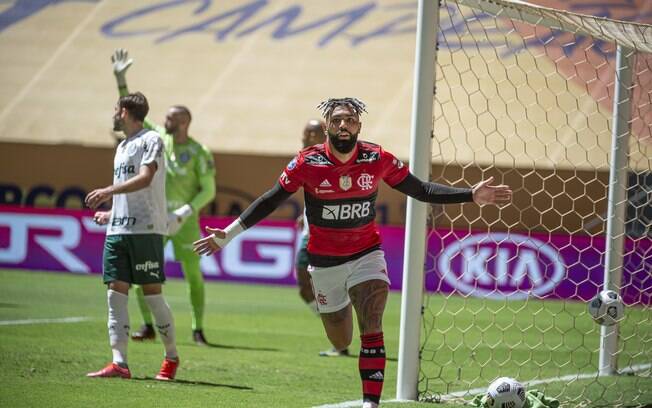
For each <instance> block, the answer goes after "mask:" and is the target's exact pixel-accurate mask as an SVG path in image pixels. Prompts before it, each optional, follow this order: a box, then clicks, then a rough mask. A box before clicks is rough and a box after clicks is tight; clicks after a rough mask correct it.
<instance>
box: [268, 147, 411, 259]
mask: <svg viewBox="0 0 652 408" xmlns="http://www.w3.org/2000/svg"><path fill="white" fill-rule="evenodd" d="M408 172H409V171H408V169H407V167H406V166H405V165H404V164H403V162H401V161H400V160H399V159H397V158H396V157H394V156H393V155H392V154H391V153H389V152H386V151H384V150H383V149H382V148H381V147H380V146H379V145H376V144H373V143H369V142H358V144H357V146H356V150H355V151H354V154H353V156H352V157H351V159H350V160H349V161H348V162H346V163H342V162H340V161H339V160H338V159H337V158H336V157H335V156H333V154H332V153H331V152H330V151H329V149H328V145H325V144H320V145H315V146H312V147H309V148H306V149H304V150H302V151H301V152H299V154H298V155H297V156H296V157H295V158H294V159H292V161H291V162H290V163H289V164H288V165H287V167H286V168H285V169H284V171H283V173H281V176H280V177H279V183H280V185H281V186H282V187H283V189H285V190H286V191H288V192H295V191H297V190H298V189H299V188H301V187H303V191H304V198H305V204H306V217H307V219H308V224H309V228H310V240H309V242H308V254H309V256H310V263H311V264H312V265H314V266H331V265H336V264H339V263H344V262H347V261H348V260H351V259H355V258H357V257H359V256H362V255H364V254H365V253H368V252H370V251H371V250H374V249H377V248H378V247H379V246H380V233H379V231H378V226H377V225H376V222H375V217H376V209H375V204H376V196H377V194H378V185H379V183H380V181H381V180H382V181H384V182H385V183H387V184H388V185H390V186H392V187H393V186H395V185H396V184H398V183H400V182H401V181H403V180H404V179H405V178H406V177H407V175H408Z"/></svg>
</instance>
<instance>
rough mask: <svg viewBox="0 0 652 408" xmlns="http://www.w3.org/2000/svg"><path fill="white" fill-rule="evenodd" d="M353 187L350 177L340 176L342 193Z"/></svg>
mask: <svg viewBox="0 0 652 408" xmlns="http://www.w3.org/2000/svg"><path fill="white" fill-rule="evenodd" d="M352 186H353V180H351V176H341V177H340V188H341V189H342V190H344V191H347V190H348V189H350V188H351V187H352Z"/></svg>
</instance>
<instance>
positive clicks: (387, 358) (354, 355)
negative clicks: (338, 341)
mask: <svg viewBox="0 0 652 408" xmlns="http://www.w3.org/2000/svg"><path fill="white" fill-rule="evenodd" d="M320 357H323V356H320ZM341 357H348V358H355V359H357V358H358V355H357V354H348V355H346V356H334V357H330V356H329V357H328V358H341ZM385 360H387V361H394V362H397V361H398V359H397V358H394V357H385Z"/></svg>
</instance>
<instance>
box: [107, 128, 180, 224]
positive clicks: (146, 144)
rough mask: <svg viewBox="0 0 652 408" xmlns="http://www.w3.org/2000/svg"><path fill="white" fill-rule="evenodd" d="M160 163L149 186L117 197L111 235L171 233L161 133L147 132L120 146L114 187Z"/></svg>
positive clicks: (141, 132)
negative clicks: (145, 167)
mask: <svg viewBox="0 0 652 408" xmlns="http://www.w3.org/2000/svg"><path fill="white" fill-rule="evenodd" d="M151 163H156V165H157V169H156V172H155V173H154V177H153V179H152V182H151V183H150V185H149V186H147V187H145V188H144V189H142V190H138V191H134V192H131V193H124V194H115V195H114V196H113V208H112V210H111V219H110V220H109V226H108V228H107V235H118V234H161V235H165V234H166V233H167V210H166V206H167V205H166V200H165V159H164V157H163V140H162V139H161V137H160V136H159V134H158V133H156V132H154V131H152V130H146V129H143V130H142V131H140V132H139V133H137V134H136V135H134V136H132V137H130V138H128V139H125V140H123V141H122V143H120V144H119V145H118V148H117V150H116V153H115V158H114V160H113V184H118V183H123V182H125V181H127V180H129V179H131V178H133V177H135V176H136V175H138V173H139V172H140V168H141V167H142V166H146V165H148V164H151Z"/></svg>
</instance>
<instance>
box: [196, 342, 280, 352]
mask: <svg viewBox="0 0 652 408" xmlns="http://www.w3.org/2000/svg"><path fill="white" fill-rule="evenodd" d="M191 344H195V343H191ZM199 347H206V348H219V349H226V350H249V351H281V350H280V349H275V348H267V347H247V346H229V345H227V344H218V343H210V342H209V343H206V344H202V345H200V346H199Z"/></svg>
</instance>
